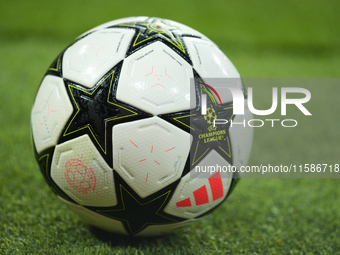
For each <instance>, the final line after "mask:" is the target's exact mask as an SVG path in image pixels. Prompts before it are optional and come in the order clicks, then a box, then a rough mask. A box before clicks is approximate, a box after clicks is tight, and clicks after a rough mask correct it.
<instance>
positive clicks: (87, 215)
mask: <svg viewBox="0 0 340 255" xmlns="http://www.w3.org/2000/svg"><path fill="white" fill-rule="evenodd" d="M58 198H59V199H60V200H61V201H62V202H64V203H65V204H66V205H67V207H68V208H70V209H71V210H72V211H73V212H74V213H75V214H76V215H78V216H79V217H80V218H81V219H82V220H83V221H85V222H87V223H88V224H90V225H92V226H95V227H98V228H101V229H104V230H106V231H111V232H114V233H117V234H120V235H128V233H127V232H126V230H125V228H124V225H123V223H122V222H121V221H118V220H115V219H111V218H108V217H105V216H102V215H100V214H98V213H96V212H93V211H91V210H89V209H87V208H85V207H83V206H81V205H77V204H74V203H71V202H69V201H67V200H65V199H63V198H61V197H59V196H58Z"/></svg>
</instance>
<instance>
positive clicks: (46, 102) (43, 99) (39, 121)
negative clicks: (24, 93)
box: [31, 75, 73, 153]
mask: <svg viewBox="0 0 340 255" xmlns="http://www.w3.org/2000/svg"><path fill="white" fill-rule="evenodd" d="M72 112H73V107H72V104H71V102H70V100H69V98H68V95H67V92H66V89H65V86H64V82H63V79H62V78H59V77H55V76H51V75H46V76H45V77H44V79H43V81H42V83H41V85H40V88H39V90H38V93H37V96H36V98H35V101H34V104H33V108H32V112H31V126H32V133H33V139H34V144H35V146H36V150H37V152H38V153H41V152H42V151H43V150H45V149H47V148H49V147H52V146H55V145H56V144H57V141H58V139H59V136H60V134H61V132H62V129H63V128H64V126H65V124H66V122H67V120H68V119H69V118H70V116H71V114H72Z"/></svg>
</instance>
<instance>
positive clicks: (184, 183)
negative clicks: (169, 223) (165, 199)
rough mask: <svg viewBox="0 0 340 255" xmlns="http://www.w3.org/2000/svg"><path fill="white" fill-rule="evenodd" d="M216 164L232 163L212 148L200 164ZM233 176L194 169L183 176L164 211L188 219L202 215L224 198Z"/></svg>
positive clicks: (226, 164)
mask: <svg viewBox="0 0 340 255" xmlns="http://www.w3.org/2000/svg"><path fill="white" fill-rule="evenodd" d="M216 165H219V166H229V165H230V164H229V163H228V162H227V161H226V160H225V159H223V158H222V157H221V156H220V155H219V154H218V153H217V152H216V151H215V150H211V151H210V152H209V153H208V154H207V156H206V157H205V158H204V159H203V160H202V161H201V163H200V164H199V166H201V167H202V168H201V169H204V167H208V166H216ZM222 176H223V178H222ZM231 177H232V173H223V174H220V173H213V174H210V173H207V172H198V171H197V172H196V171H195V169H192V170H191V171H190V172H189V173H188V174H186V175H185V176H184V177H182V179H181V181H180V183H179V184H178V186H177V189H176V190H175V193H174V194H173V196H172V197H171V200H170V201H169V203H168V205H167V206H166V207H165V209H164V212H166V213H169V214H171V215H175V216H177V217H182V218H187V219H192V218H195V217H198V216H200V215H202V214H203V213H205V212H207V211H209V210H211V209H212V208H214V207H216V206H217V205H218V204H219V203H221V202H222V201H223V200H224V198H225V197H226V195H227V193H228V190H229V188H230V184H231V180H232V178H231Z"/></svg>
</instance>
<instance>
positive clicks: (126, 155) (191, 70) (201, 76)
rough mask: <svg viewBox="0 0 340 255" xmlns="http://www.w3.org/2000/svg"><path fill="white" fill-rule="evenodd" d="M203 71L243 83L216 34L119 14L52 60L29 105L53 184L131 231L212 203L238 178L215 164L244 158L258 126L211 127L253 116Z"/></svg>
mask: <svg viewBox="0 0 340 255" xmlns="http://www.w3.org/2000/svg"><path fill="white" fill-rule="evenodd" d="M207 78H235V79H238V80H239V81H240V75H239V73H238V71H237V70H236V68H235V67H234V65H233V64H232V63H231V61H230V60H229V59H228V58H227V57H226V56H225V55H224V54H223V53H222V51H221V50H220V49H219V48H218V47H217V46H216V45H215V44H214V43H213V42H212V41H211V40H209V39H208V38H207V37H206V36H204V35H203V34H201V33H199V32H197V31H196V30H194V29H192V28H189V27H187V26H185V25H183V24H180V23H177V22H174V21H171V20H167V19H159V18H149V17H132V18H125V19H119V20H114V21H111V22H108V23H105V24H103V25H100V26H98V27H96V28H94V29H92V30H89V31H88V32H86V33H84V34H82V35H81V36H79V37H78V38H77V39H76V40H75V42H73V43H72V44H71V45H70V46H68V47H67V48H66V49H65V50H64V51H62V52H61V53H60V54H59V56H57V58H56V59H55V60H54V62H53V63H52V64H51V66H50V67H49V68H48V70H47V72H46V74H45V76H44V78H43V80H42V82H41V85H40V87H39V90H38V92H37V95H36V98H35V102H34V105H33V108H32V112H31V130H32V137H33V139H32V141H33V144H34V150H35V155H36V159H37V161H38V164H39V166H40V170H41V172H42V174H43V176H44V178H45V180H46V182H47V183H48V185H49V186H50V188H51V189H52V190H53V191H54V193H55V194H56V195H57V197H58V198H59V199H60V200H61V201H63V202H64V203H65V204H66V205H67V206H68V207H69V208H71V209H72V210H73V211H74V212H75V213H76V214H78V215H79V216H80V217H81V218H82V219H84V220H85V221H86V222H88V223H89V224H91V225H94V226H96V227H99V228H102V229H105V230H108V231H111V232H115V233H118V234H123V235H135V236H150V235H161V234H164V233H168V232H171V231H172V230H174V229H176V228H178V227H182V226H186V225H188V224H191V223H193V222H195V221H197V220H199V219H201V218H202V217H203V216H205V215H207V214H208V213H210V212H211V211H213V210H214V209H215V208H216V207H217V206H218V205H220V204H221V203H222V202H223V201H224V200H225V199H226V198H227V197H228V195H229V194H230V193H231V191H232V190H233V188H234V187H235V185H236V184H237V182H238V178H239V175H238V174H237V173H229V172H228V173H225V174H224V175H222V173H221V171H213V172H212V171H211V170H212V169H213V168H212V167H214V169H215V166H216V169H217V170H218V169H219V168H218V167H220V168H221V166H230V165H232V166H236V167H237V169H238V168H239V167H240V166H241V165H244V164H246V163H247V161H248V159H249V155H250V150H251V144H252V139H253V131H252V129H251V128H250V127H247V126H245V127H243V126H242V125H238V126H232V127H231V126H230V122H227V123H225V124H223V125H214V120H215V119H221V118H223V119H227V120H231V119H232V120H234V121H236V122H242V121H243V120H244V119H250V118H251V113H250V112H249V111H248V110H247V103H245V109H246V111H245V115H243V116H235V115H233V111H232V106H233V101H232V97H231V94H228V93H224V94H223V93H221V89H220V88H217V86H214V85H213V84H212V83H210V84H208V83H207V81H206V79H207ZM237 84H238V85H237V86H239V88H240V89H242V90H243V91H244V88H243V85H242V82H241V81H240V82H238V83H237ZM202 94H206V95H208V96H207V97H206V98H207V102H206V104H207V106H208V109H207V110H208V111H207V114H203V112H202V111H201V110H202V109H201V108H202V99H201V95H202ZM245 98H246V95H245ZM246 101H247V100H246V99H245V102H246ZM209 167H210V168H209ZM207 168H208V169H210V171H207V170H206V169H207ZM200 169H201V170H202V171H198V170H200ZM216 169H215V170H216Z"/></svg>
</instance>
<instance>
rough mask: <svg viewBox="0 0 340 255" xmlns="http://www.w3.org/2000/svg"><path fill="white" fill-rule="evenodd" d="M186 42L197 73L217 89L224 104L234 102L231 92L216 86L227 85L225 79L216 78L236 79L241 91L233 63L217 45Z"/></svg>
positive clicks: (188, 39) (207, 42)
mask: <svg viewBox="0 0 340 255" xmlns="http://www.w3.org/2000/svg"><path fill="white" fill-rule="evenodd" d="M184 42H185V44H186V46H187V47H188V49H189V54H190V57H191V59H192V62H193V66H194V69H195V70H196V71H197V73H198V74H199V75H200V76H201V77H202V78H203V80H204V81H205V82H206V83H208V84H209V85H210V86H212V87H214V88H215V90H216V91H217V93H218V94H219V95H220V97H221V101H222V103H229V102H232V101H233V98H232V95H231V93H230V92H229V90H226V89H223V88H219V87H215V86H216V85H223V83H225V80H224V79H216V78H234V79H233V81H232V82H234V83H235V84H236V85H237V86H238V87H239V88H240V89H242V88H243V85H242V81H241V79H240V74H239V72H238V71H237V69H236V68H235V66H234V65H233V63H232V62H231V61H230V60H229V59H228V58H227V57H226V55H225V54H224V53H223V52H222V51H221V50H220V49H219V48H218V47H217V46H216V44H214V43H213V42H212V41H210V40H202V39H198V38H192V37H185V38H184ZM207 78H211V79H207ZM219 82H221V84H219ZM216 100H218V98H216Z"/></svg>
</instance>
